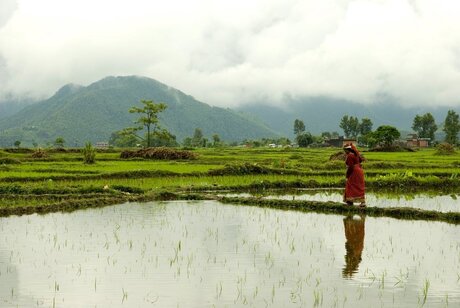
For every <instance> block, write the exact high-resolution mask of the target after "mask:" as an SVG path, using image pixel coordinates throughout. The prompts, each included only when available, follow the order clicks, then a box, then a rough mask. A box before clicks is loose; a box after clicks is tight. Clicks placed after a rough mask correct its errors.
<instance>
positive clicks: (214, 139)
mask: <svg viewBox="0 0 460 308" xmlns="http://www.w3.org/2000/svg"><path fill="white" fill-rule="evenodd" d="M221 144H222V143H221V141H220V137H219V135H218V134H214V135H212V146H213V147H218V146H220V145H221Z"/></svg>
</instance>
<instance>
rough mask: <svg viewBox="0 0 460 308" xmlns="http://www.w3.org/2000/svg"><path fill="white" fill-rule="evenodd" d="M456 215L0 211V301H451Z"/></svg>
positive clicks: (200, 209)
mask: <svg viewBox="0 0 460 308" xmlns="http://www.w3.org/2000/svg"><path fill="white" fill-rule="evenodd" d="M459 234H460V226H458V225H452V224H447V223H440V222H424V221H402V220H395V219H390V218H372V217H364V216H357V215H355V216H352V217H343V216H339V215H323V214H315V213H299V212H291V211H282V210H272V209H263V208H258V207H246V206H233V205H224V204H220V203H218V202H216V201H199V202H163V203H160V202H151V203H145V204H137V203H127V204H121V205H117V206H112V207H106V208H98V209H89V210H84V211H76V212H73V213H54V214H47V215H43V216H41V215H30V216H21V217H16V216H12V217H7V218H0V286H1V288H0V306H1V307H4V306H6V307H10V306H12V307H16V306H20V307H36V306H37V307H53V306H54V307H95V306H98V307H145V306H150V305H153V306H157V307H212V306H213V305H214V306H217V307H235V306H236V307H243V306H255V307H265V306H268V307H314V306H322V307H371V306H383V307H420V306H423V305H425V306H426V307H445V306H447V307H449V306H450V307H458V306H459V305H460V237H459Z"/></svg>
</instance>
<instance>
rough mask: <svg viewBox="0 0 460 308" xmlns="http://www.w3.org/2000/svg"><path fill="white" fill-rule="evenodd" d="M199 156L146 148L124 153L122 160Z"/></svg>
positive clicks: (163, 148)
mask: <svg viewBox="0 0 460 308" xmlns="http://www.w3.org/2000/svg"><path fill="white" fill-rule="evenodd" d="M196 157H197V155H196V154H195V153H193V152H190V151H183V150H176V149H172V148H166V147H159V148H146V149H140V150H137V151H123V152H121V154H120V158H125V159H127V158H147V159H165V160H175V159H195V158H196Z"/></svg>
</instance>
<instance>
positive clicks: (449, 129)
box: [442, 110, 460, 145]
mask: <svg viewBox="0 0 460 308" xmlns="http://www.w3.org/2000/svg"><path fill="white" fill-rule="evenodd" d="M458 118H459V116H458V114H457V113H456V112H455V111H453V110H449V111H448V112H447V116H446V120H445V121H444V128H443V129H442V130H443V131H444V132H445V133H446V138H445V141H446V142H448V143H450V144H454V145H455V144H457V142H458V132H459V131H460V123H459V119H458Z"/></svg>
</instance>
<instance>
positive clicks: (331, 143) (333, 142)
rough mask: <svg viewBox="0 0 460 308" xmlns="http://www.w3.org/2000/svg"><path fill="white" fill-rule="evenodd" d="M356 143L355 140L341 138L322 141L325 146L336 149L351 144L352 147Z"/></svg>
mask: <svg viewBox="0 0 460 308" xmlns="http://www.w3.org/2000/svg"><path fill="white" fill-rule="evenodd" d="M356 142H357V141H356V139H355V138H345V137H343V136H340V137H338V138H331V139H328V140H325V141H324V143H325V144H327V146H330V147H336V148H343V146H344V145H345V144H347V143H353V144H354V145H356Z"/></svg>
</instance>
